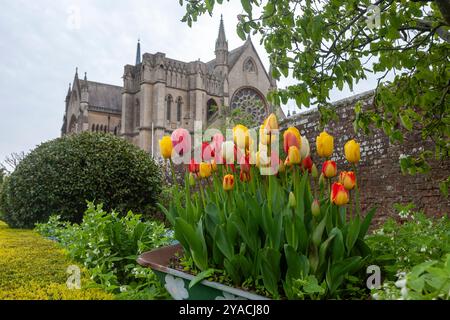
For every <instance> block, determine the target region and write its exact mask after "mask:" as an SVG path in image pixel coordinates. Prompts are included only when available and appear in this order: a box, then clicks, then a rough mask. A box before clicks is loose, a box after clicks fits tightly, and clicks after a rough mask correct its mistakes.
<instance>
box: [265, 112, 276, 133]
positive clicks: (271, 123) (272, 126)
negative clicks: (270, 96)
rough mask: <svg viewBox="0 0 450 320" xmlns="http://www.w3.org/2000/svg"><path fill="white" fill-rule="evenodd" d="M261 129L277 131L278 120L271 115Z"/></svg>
mask: <svg viewBox="0 0 450 320" xmlns="http://www.w3.org/2000/svg"><path fill="white" fill-rule="evenodd" d="M263 127H264V128H265V129H269V130H278V120H277V116H276V115H275V114H274V113H271V114H270V115H269V116H268V117H267V119H266V120H264V122H263Z"/></svg>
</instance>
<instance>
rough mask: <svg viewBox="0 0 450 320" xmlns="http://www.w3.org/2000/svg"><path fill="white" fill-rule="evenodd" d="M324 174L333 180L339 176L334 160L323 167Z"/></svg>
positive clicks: (328, 161) (325, 163) (326, 162)
mask: <svg viewBox="0 0 450 320" xmlns="http://www.w3.org/2000/svg"><path fill="white" fill-rule="evenodd" d="M322 173H323V174H324V175H325V177H327V178H333V177H335V176H336V175H337V166H336V162H334V161H332V160H327V161H325V162H324V163H323V165H322Z"/></svg>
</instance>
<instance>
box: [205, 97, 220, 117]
mask: <svg viewBox="0 0 450 320" xmlns="http://www.w3.org/2000/svg"><path fill="white" fill-rule="evenodd" d="M206 108H207V109H206V119H207V120H208V121H209V120H211V118H212V117H213V116H214V115H215V114H216V112H217V103H216V101H215V100H214V99H209V100H208V102H207V103H206Z"/></svg>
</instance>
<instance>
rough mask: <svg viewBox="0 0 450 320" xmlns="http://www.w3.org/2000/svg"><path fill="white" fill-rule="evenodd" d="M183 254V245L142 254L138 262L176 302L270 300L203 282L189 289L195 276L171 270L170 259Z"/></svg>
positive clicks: (217, 284)
mask: <svg viewBox="0 0 450 320" xmlns="http://www.w3.org/2000/svg"><path fill="white" fill-rule="evenodd" d="M177 253H180V254H182V253H183V248H182V247H181V245H179V244H176V245H172V246H167V247H162V248H159V249H155V250H152V251H148V252H145V253H143V254H141V255H140V256H139V257H138V259H137V262H138V263H139V264H140V265H141V266H144V267H148V268H151V269H152V270H153V271H154V272H155V274H156V276H157V277H158V278H159V280H160V281H161V283H162V284H163V285H164V287H165V288H166V289H167V291H168V292H169V293H170V295H171V296H172V297H173V298H174V299H175V300H269V299H268V298H266V297H263V296H260V295H256V294H253V293H249V292H247V291H244V290H241V289H236V288H233V287H229V286H226V285H223V284H221V283H218V282H211V281H208V280H203V281H201V282H200V283H198V284H196V285H195V286H193V287H192V288H189V283H190V281H191V280H192V279H193V278H194V276H193V275H191V274H188V273H185V272H181V271H179V270H175V269H172V268H169V267H168V266H169V263H170V259H171V258H172V257H174V256H175V254H177Z"/></svg>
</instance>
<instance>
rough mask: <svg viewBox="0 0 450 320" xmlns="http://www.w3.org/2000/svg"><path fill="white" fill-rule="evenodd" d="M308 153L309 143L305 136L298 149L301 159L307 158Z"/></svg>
mask: <svg viewBox="0 0 450 320" xmlns="http://www.w3.org/2000/svg"><path fill="white" fill-rule="evenodd" d="M309 153H310V148H309V141H308V139H307V138H306V137H305V136H303V137H302V143H301V148H300V156H301V157H302V159H305V158H306V157H308V156H309Z"/></svg>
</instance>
